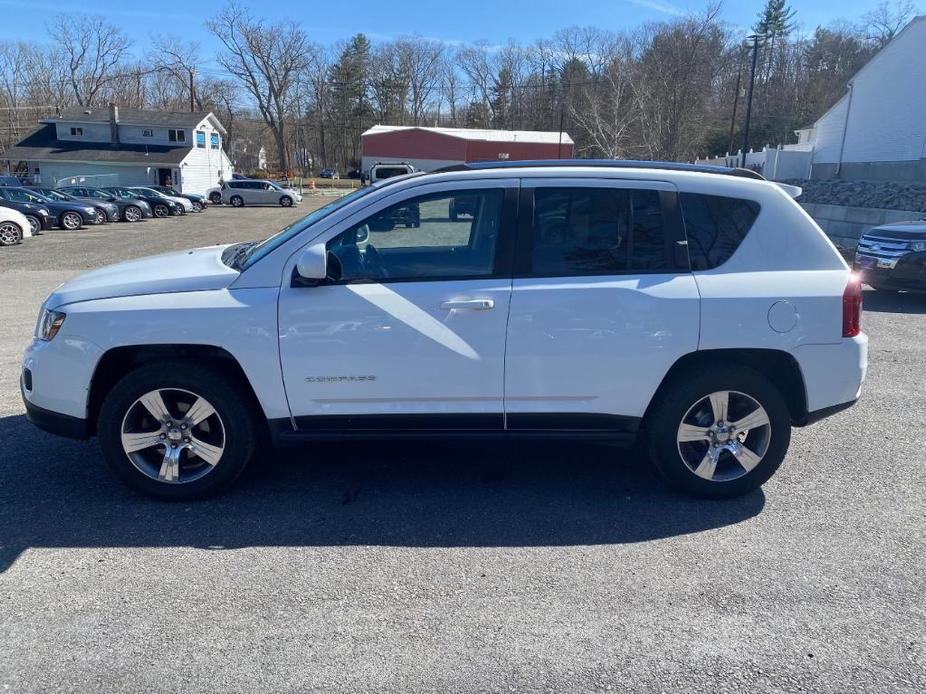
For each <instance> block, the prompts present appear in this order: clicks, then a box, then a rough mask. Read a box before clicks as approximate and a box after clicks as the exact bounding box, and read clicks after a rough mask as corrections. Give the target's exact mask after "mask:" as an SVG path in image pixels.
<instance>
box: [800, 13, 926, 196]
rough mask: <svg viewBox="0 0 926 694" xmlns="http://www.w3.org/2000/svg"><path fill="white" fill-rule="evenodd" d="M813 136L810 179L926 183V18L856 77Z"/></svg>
mask: <svg viewBox="0 0 926 694" xmlns="http://www.w3.org/2000/svg"><path fill="white" fill-rule="evenodd" d="M811 133H812V144H813V168H812V177H813V178H852V179H892V180H926V16H920V17H916V18H914V19H913V20H912V21H911V22H910V23H909V24H907V26H906V27H904V28H903V30H902V31H900V32H899V33H898V34H897V35H896V36H895V37H894V38H893V40H891V41H890V42H889V43H888V44H887V45H886V46H885V47H884V48H882V49H881V50H880V51H878V53H877V54H876V55H875V56H874V57H873V58H872V59H871V60H869V61H868V63H866V64H865V66H864V67H863V68H862V69H861V70H859V71H858V72H857V73H856V74H855V76H854V77H853V78H852V79H851V80H850V81H849V87H848V90H847V91H846V93H845V95H843V97H842V98H841V99H840V100H839V101H837V102H836V103H835V104H834V105H833V106H832V107H831V108H830V110H829V111H827V112H826V113H825V114H823V116H821V117H820V119H819V120H817V122H816V123H815V124H814V126H813V128H812V130H811Z"/></svg>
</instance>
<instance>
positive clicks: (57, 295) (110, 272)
mask: <svg viewBox="0 0 926 694" xmlns="http://www.w3.org/2000/svg"><path fill="white" fill-rule="evenodd" d="M227 247H228V246H209V247H207V248H196V249H193V250H191V251H177V252H174V253H164V254H163V255H155V256H150V257H148V258H139V259H138V260H129V261H128V262H125V263H117V264H115V265H108V266H106V267H103V268H100V269H99V270H93V271H91V272H87V273H84V274H82V275H78V276H77V277H75V278H74V279H72V280H70V281H68V282H65V283H64V284H62V285H61V286H60V287H58V288H57V289H55V291H54V292H52V294H51V296H49V297H48V300H47V301H46V303H45V305H46V306H47V307H48V308H58V307H60V306H64V305H65V304H73V303H75V302H77V301H92V300H94V299H110V298H113V297H118V296H140V295H143V294H166V293H174V292H195V291H205V290H209V289H224V288H225V287H227V286H228V285H230V284H231V283H232V282H233V281H234V280H235V279H236V278H237V277H238V271H237V270H233V269H231V268H230V267H228V266H227V265H225V263H223V262H222V251H224V250H225V249H226V248H227Z"/></svg>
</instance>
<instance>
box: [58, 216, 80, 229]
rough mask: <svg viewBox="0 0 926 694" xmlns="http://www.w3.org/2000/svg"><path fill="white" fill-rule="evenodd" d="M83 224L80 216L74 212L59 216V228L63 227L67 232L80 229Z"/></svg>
mask: <svg viewBox="0 0 926 694" xmlns="http://www.w3.org/2000/svg"><path fill="white" fill-rule="evenodd" d="M83 223H84V220H83V219H81V217H80V215H79V214H77V213H76V212H65V213H64V214H63V215H62V216H61V226H63V227H64V228H65V229H67V230H68V231H76V230H77V229H80V227H81V225H82V224H83Z"/></svg>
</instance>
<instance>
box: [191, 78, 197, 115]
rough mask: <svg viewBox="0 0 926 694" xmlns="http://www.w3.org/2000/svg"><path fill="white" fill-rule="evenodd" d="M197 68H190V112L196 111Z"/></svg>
mask: <svg viewBox="0 0 926 694" xmlns="http://www.w3.org/2000/svg"><path fill="white" fill-rule="evenodd" d="M195 78H196V68H193V67H191V68H190V113H195V112H196V81H195Z"/></svg>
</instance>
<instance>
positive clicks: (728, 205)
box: [679, 193, 759, 270]
mask: <svg viewBox="0 0 926 694" xmlns="http://www.w3.org/2000/svg"><path fill="white" fill-rule="evenodd" d="M679 197H680V201H681V207H682V216H683V218H684V220H685V232H686V234H687V236H688V255H689V257H690V259H691V269H692V270H710V269H711V268H715V267H718V266H719V265H723V263H725V262H727V260H728V259H729V258H730V256H732V255H733V254H734V253H735V252H736V249H737V248H739V246H740V244H741V243H742V242H743V239H744V238H746V234H747V233H749V230H750V229H751V228H752V225H753V223H755V221H756V217H758V216H759V203H757V202H753V201H752V200H742V199H740V198H727V197H721V196H719V195H701V194H699V193H682V194H681V195H680V196H679Z"/></svg>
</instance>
